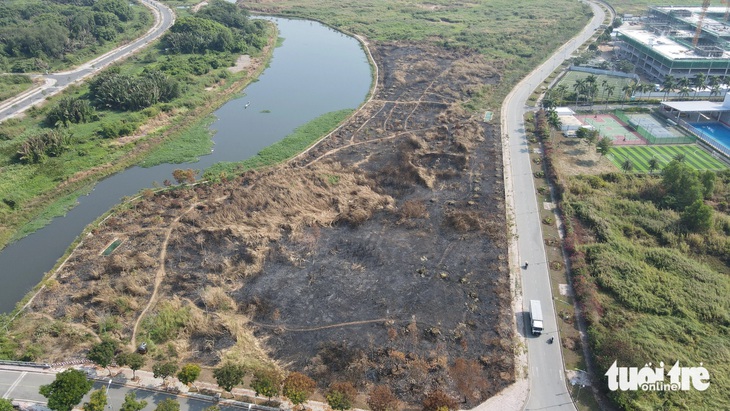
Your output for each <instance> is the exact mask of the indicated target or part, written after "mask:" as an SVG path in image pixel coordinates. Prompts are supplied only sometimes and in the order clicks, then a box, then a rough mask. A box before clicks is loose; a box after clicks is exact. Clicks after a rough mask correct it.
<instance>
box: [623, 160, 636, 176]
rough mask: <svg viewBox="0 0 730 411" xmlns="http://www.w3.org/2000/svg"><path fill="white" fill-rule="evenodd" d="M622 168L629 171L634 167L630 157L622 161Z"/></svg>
mask: <svg viewBox="0 0 730 411" xmlns="http://www.w3.org/2000/svg"><path fill="white" fill-rule="evenodd" d="M621 169H622V170H624V173H628V172H629V171H631V170H633V169H634V163H632V162H631V160H629V159H628V158H627V159H626V161H624V162H623V163H621Z"/></svg>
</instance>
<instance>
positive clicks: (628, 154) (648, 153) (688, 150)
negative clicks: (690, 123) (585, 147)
mask: <svg viewBox="0 0 730 411" xmlns="http://www.w3.org/2000/svg"><path fill="white" fill-rule="evenodd" d="M677 154H684V156H685V160H684V162H685V163H686V164H687V165H689V166H690V167H693V168H695V169H697V170H724V169H726V168H728V167H727V166H726V165H725V163H723V162H721V161H720V160H718V159H716V158H714V157H712V156H711V155H710V154H709V153H708V152H706V151H705V150H703V149H701V148H700V147H699V146H697V145H695V144H682V145H660V146H659V145H658V146H621V147H613V148H612V149H611V152H610V153H609V154H608V158H609V159H610V160H611V161H612V162H613V163H614V164H615V165H616V167H618V168H621V165H622V164H623V163H624V162H625V161H626V160H627V159H628V160H630V161H631V162H632V163H633V165H634V169H633V171H635V172H644V173H648V172H649V160H650V159H651V158H652V157H654V158H656V159H657V160H658V161H659V169H658V170H656V171H661V169H662V168H663V167H664V166H665V165H666V164H667V163H669V162H670V161H672V159H674V156H676V155H677Z"/></svg>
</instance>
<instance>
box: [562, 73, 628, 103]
mask: <svg viewBox="0 0 730 411" xmlns="http://www.w3.org/2000/svg"><path fill="white" fill-rule="evenodd" d="M589 75H590V73H583V72H580V71H569V72H567V73H565V77H563V78H562V79H561V80H560V82H559V83H558V84H565V86H566V87H568V91H571V92H572V91H573V84H575V82H576V81H577V80H578V79H585V78H586V77H588V76H589ZM594 75H595V76H596V79H597V81H596V84H598V96H597V97H596V102H598V101H599V100H600V99H601V98H603V87H602V86H601V84H602V83H603V80H608V84H609V85H611V86H614V90H613V95H612V96H611V99H612V100H619V99H620V98H621V97H620V96H621V89H622V88H623V87H624V86H625V85H627V84H631V83H634V80H632V79H630V78H625V77H614V76H607V75H604V74H594Z"/></svg>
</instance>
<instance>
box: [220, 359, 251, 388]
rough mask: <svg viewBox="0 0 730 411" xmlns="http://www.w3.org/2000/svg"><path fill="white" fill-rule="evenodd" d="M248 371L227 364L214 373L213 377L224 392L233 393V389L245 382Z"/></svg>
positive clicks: (238, 366)
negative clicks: (244, 378)
mask: <svg viewBox="0 0 730 411" xmlns="http://www.w3.org/2000/svg"><path fill="white" fill-rule="evenodd" d="M245 375H246V371H245V370H244V369H243V367H241V366H240V365H236V364H233V363H225V364H223V365H222V366H221V367H219V368H216V369H215V370H214V371H213V377H214V378H215V380H216V382H217V383H218V385H219V386H220V387H221V388H223V389H224V390H226V391H228V392H231V390H232V389H233V387H235V386H236V385H238V384H240V383H241V382H243V377H244V376H245Z"/></svg>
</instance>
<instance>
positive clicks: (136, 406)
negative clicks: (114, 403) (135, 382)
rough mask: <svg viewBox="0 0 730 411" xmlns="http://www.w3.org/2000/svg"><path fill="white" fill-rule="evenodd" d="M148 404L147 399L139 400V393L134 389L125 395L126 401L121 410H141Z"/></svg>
mask: <svg viewBox="0 0 730 411" xmlns="http://www.w3.org/2000/svg"><path fill="white" fill-rule="evenodd" d="M146 406H147V401H145V400H141V401H137V394H135V393H134V391H130V392H128V393H127V395H125V396H124V403H122V408H121V409H120V411H140V410H141V409H143V408H144V407H146Z"/></svg>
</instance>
